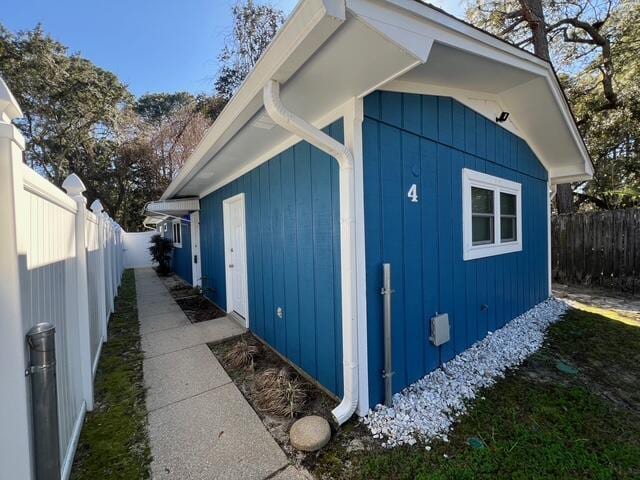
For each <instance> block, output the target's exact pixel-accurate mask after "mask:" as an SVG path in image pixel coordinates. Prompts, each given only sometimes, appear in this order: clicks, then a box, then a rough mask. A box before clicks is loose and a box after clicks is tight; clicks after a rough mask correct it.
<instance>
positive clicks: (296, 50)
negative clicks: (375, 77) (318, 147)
mask: <svg viewBox="0 0 640 480" xmlns="http://www.w3.org/2000/svg"><path fill="white" fill-rule="evenodd" d="M345 20H346V10H345V4H344V1H343V0H309V1H302V2H300V3H298V5H297V6H296V8H295V9H294V11H293V12H292V14H291V15H290V16H289V18H288V19H287V21H286V22H285V24H284V25H283V26H282V28H281V29H280V31H279V32H278V34H277V35H276V37H275V38H274V39H273V41H272V42H271V43H270V45H269V47H268V48H267V50H266V51H265V52H264V53H263V55H262V56H261V57H260V60H259V61H258V63H257V64H256V66H255V67H254V69H253V70H252V71H251V73H250V74H249V76H248V77H247V78H246V79H245V81H244V82H243V83H242V85H241V87H240V88H239V89H238V91H237V92H236V94H235V95H234V96H233V97H232V98H231V100H230V101H229V103H227V105H226V106H225V108H224V109H223V111H222V113H221V114H220V116H219V117H218V118H217V119H216V121H215V122H214V124H213V125H212V126H211V127H210V128H209V129H208V131H207V133H206V134H205V136H204V138H203V139H202V140H201V141H200V143H199V144H198V146H197V147H196V149H195V150H194V152H193V153H192V154H191V156H190V157H189V159H188V160H187V162H186V163H185V164H184V166H183V167H182V169H181V170H180V172H179V173H178V175H177V176H176V178H175V179H174V180H173V181H172V182H171V184H170V185H169V186H168V187H167V189H166V190H165V191H164V193H163V194H162V197H161V199H162V200H164V199H168V198H171V197H173V196H175V195H177V194H179V192H180V189H181V188H182V187H183V186H184V185H185V184H186V183H187V182H188V181H189V180H190V179H191V178H192V177H193V176H194V175H196V174H197V172H198V171H199V170H200V169H201V168H202V167H203V166H204V165H205V164H206V163H207V161H208V160H209V159H210V158H211V157H212V155H213V154H214V153H212V150H216V148H217V149H220V148H221V147H222V146H223V145H224V143H226V141H228V140H229V139H230V138H231V137H232V136H233V135H234V134H235V133H236V131H237V130H238V129H239V128H241V127H242V125H243V124H244V123H246V121H248V120H249V118H251V116H252V115H253V114H255V112H256V111H257V110H258V109H259V108H260V106H261V104H262V102H261V93H262V88H263V86H264V85H265V83H266V82H267V81H268V80H270V79H275V80H278V81H281V82H284V81H286V80H287V79H288V78H289V77H291V75H293V74H294V73H295V72H296V71H297V69H298V68H300V67H301V66H302V65H303V64H304V62H305V61H306V60H308V59H309V57H311V56H312V55H313V54H314V52H315V51H316V50H317V49H318V48H319V47H320V45H322V44H323V43H324V42H325V41H326V40H327V39H328V38H329V37H330V36H331V35H332V34H333V32H335V31H336V30H337V29H338V28H339V27H340V25H342V23H343V22H344V21H345ZM252 103H253V104H254V108H248V107H250V106H251V104H252Z"/></svg>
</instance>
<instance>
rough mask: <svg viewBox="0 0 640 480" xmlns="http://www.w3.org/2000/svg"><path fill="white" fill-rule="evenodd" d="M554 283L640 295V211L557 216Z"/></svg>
mask: <svg viewBox="0 0 640 480" xmlns="http://www.w3.org/2000/svg"><path fill="white" fill-rule="evenodd" d="M551 232H552V236H551V242H552V244H551V252H552V269H553V280H554V281H555V282H560V283H569V284H582V285H595V286H603V287H607V288H613V289H616V290H620V291H625V292H630V293H633V294H636V293H638V290H639V289H640V209H627V210H608V211H602V212H589V213H574V214H568V215H555V216H554V217H553V218H552V221H551Z"/></svg>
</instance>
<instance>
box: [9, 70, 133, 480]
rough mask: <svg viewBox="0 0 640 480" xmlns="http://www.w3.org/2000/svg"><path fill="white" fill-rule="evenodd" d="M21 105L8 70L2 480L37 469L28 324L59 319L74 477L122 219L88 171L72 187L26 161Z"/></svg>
mask: <svg viewBox="0 0 640 480" xmlns="http://www.w3.org/2000/svg"><path fill="white" fill-rule="evenodd" d="M18 116H20V111H19V108H18V107H17V104H15V100H13V97H11V94H10V92H9V91H8V90H7V89H6V86H5V85H4V82H2V80H1V79H0V231H1V232H3V234H4V235H3V237H4V238H3V240H4V241H3V242H2V247H0V275H1V276H2V280H1V283H0V306H1V307H2V308H0V312H1V313H0V425H1V427H0V465H2V468H1V469H0V479H2V480H4V479H5V478H6V479H21V480H22V479H24V480H30V479H32V478H33V477H34V471H33V465H34V458H33V453H32V452H33V438H32V428H31V423H32V420H31V406H30V384H29V378H28V377H27V376H25V371H26V369H27V367H28V348H27V345H26V341H25V334H26V332H27V331H28V330H29V329H30V328H31V327H32V326H34V325H36V324H37V323H41V322H49V323H51V324H53V325H54V326H55V330H56V332H55V335H56V357H57V358H56V375H57V391H58V392H57V393H58V417H59V418H58V424H59V432H60V435H59V437H60V457H61V458H60V466H61V477H62V478H63V479H66V478H68V476H69V473H70V470H71V465H72V463H73V456H74V453H75V448H76V445H77V441H78V437H79V435H80V430H81V428H82V423H83V419H84V415H85V412H86V411H90V410H92V409H93V379H94V375H95V371H96V367H97V364H98V360H99V357H100V351H101V348H102V344H103V343H104V342H105V341H106V340H107V322H108V319H109V315H110V313H111V312H112V311H113V308H114V301H113V299H114V297H115V296H116V295H117V290H118V286H119V285H120V280H121V276H122V272H123V268H124V262H123V253H122V251H123V248H122V236H123V231H122V229H121V228H120V226H119V225H117V224H116V223H115V222H114V221H113V220H111V219H110V218H109V216H108V215H107V213H105V212H103V209H102V206H101V204H100V202H99V201H97V200H96V201H95V202H94V203H93V204H92V205H91V211H89V210H87V207H86V200H85V198H84V196H83V192H84V190H85V188H84V185H83V184H82V181H81V180H80V178H78V177H77V176H76V175H75V174H72V175H70V176H69V177H68V178H67V179H66V181H65V182H64V184H63V188H64V189H65V190H66V193H65V192H63V191H62V190H60V189H59V188H57V187H55V186H54V185H53V184H51V183H49V182H48V181H47V180H45V179H44V178H43V177H41V176H40V175H38V174H37V173H36V172H34V171H33V170H31V169H30V168H28V167H27V166H26V165H24V164H23V163H22V151H23V150H24V140H23V138H22V136H21V134H20V132H19V131H18V130H17V129H16V127H15V126H13V125H12V124H11V123H10V120H11V119H12V118H15V117H18Z"/></svg>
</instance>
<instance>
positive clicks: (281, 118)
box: [263, 80, 358, 425]
mask: <svg viewBox="0 0 640 480" xmlns="http://www.w3.org/2000/svg"><path fill="white" fill-rule="evenodd" d="M263 97H264V107H265V109H266V111H267V114H268V115H269V117H271V119H272V120H273V121H274V122H275V123H276V124H277V125H279V126H281V127H282V128H284V129H285V130H287V131H289V132H291V133H293V134H294V135H296V136H298V137H300V138H301V139H302V140H305V141H307V142H308V143H310V144H311V145H313V146H314V147H316V148H318V149H320V150H322V151H323V152H325V153H327V154H329V155H331V156H332V157H334V158H335V159H336V160H337V161H338V166H339V172H340V173H339V185H340V216H341V221H340V271H341V277H340V278H341V282H342V287H341V288H342V362H343V370H344V374H343V377H344V388H343V390H344V393H343V398H342V401H341V402H340V404H339V405H338V406H337V407H336V408H335V409H333V411H332V412H331V413H332V415H333V417H334V419H335V421H336V422H337V423H338V425H342V424H343V423H344V422H346V421H347V420H349V418H351V416H352V415H353V413H354V412H355V411H356V407H357V406H358V330H357V325H356V315H355V299H356V288H355V273H356V263H355V262H356V255H355V193H354V192H355V186H354V174H353V155H352V153H351V151H350V150H349V149H348V148H347V147H346V146H345V145H343V144H342V143H340V142H338V141H337V140H335V139H333V138H331V137H330V136H329V135H327V134H326V133H324V132H323V131H322V130H320V129H318V128H316V127H314V126H313V125H311V124H310V123H309V122H307V121H305V120H303V119H302V118H300V117H298V116H296V115H295V114H294V113H292V112H290V111H289V110H287V108H286V107H285V106H284V105H283V103H282V101H281V99H280V84H279V83H278V82H276V81H275V80H269V81H268V82H267V84H266V85H265V86H264V89H263Z"/></svg>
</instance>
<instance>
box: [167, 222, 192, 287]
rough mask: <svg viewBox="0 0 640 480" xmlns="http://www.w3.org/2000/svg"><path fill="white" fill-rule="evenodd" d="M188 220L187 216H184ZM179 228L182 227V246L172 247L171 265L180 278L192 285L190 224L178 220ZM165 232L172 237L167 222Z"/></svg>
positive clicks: (171, 230) (170, 227) (170, 228)
mask: <svg viewBox="0 0 640 480" xmlns="http://www.w3.org/2000/svg"><path fill="white" fill-rule="evenodd" d="M184 219H185V220H187V221H189V216H188V215H187V216H185V217H184ZM180 228H181V229H182V233H181V235H182V243H181V245H182V247H174V249H173V258H172V266H173V271H174V273H175V274H176V275H178V276H179V277H180V278H182V279H183V280H184V281H186V282H187V283H189V285H193V269H192V264H191V225H190V224H189V223H185V222H180ZM167 234H168V236H169V237H170V238H173V227H172V224H171V223H169V226H168V229H167Z"/></svg>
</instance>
